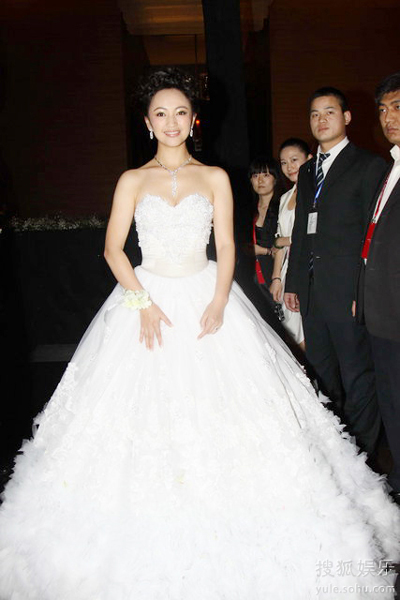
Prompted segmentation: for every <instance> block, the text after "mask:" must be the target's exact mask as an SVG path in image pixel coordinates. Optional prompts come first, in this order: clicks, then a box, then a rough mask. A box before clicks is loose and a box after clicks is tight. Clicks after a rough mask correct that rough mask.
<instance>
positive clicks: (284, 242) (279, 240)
mask: <svg viewBox="0 0 400 600" xmlns="http://www.w3.org/2000/svg"><path fill="white" fill-rule="evenodd" d="M291 243H292V238H291V237H290V236H289V235H288V236H286V237H276V238H275V241H274V246H275V248H278V249H280V246H290V244H291Z"/></svg>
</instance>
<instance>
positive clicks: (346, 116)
mask: <svg viewBox="0 0 400 600" xmlns="http://www.w3.org/2000/svg"><path fill="white" fill-rule="evenodd" d="M343 114H344V122H345V124H346V125H348V124H349V123H350V121H351V112H350V111H349V110H345V111H344V113H343Z"/></svg>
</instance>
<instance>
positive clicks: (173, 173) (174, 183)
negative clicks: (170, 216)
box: [154, 154, 193, 198]
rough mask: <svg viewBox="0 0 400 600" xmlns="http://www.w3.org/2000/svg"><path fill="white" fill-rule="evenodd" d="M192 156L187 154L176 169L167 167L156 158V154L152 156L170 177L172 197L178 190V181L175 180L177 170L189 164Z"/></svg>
mask: <svg viewBox="0 0 400 600" xmlns="http://www.w3.org/2000/svg"><path fill="white" fill-rule="evenodd" d="M192 158H193V157H192V155H191V154H189V158H187V159H186V160H185V162H184V163H182V164H181V165H179V167H176V169H168V167H166V166H165V165H163V164H162V162H161V161H160V160H158V158H157V156H155V157H154V160H155V161H156V163H158V164H159V165H160V167H162V168H163V169H165V170H166V171H168V173H169V174H170V175H171V177H172V197H173V198H175V196H176V193H177V191H178V181H177V176H178V171H179V170H180V169H182V167H185V166H186V165H187V164H189V163H190V161H191V160H192Z"/></svg>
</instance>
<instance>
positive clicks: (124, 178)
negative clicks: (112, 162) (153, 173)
mask: <svg viewBox="0 0 400 600" xmlns="http://www.w3.org/2000/svg"><path fill="white" fill-rule="evenodd" d="M154 168H155V165H154V161H153V160H151V161H149V162H148V163H146V164H145V165H142V166H141V167H138V168H137V169H128V170H127V171H124V172H123V173H122V174H121V176H120V178H119V180H118V183H121V184H123V185H127V186H137V185H140V183H141V182H142V181H143V179H144V178H145V177H146V176H147V175H148V172H149V170H150V169H154Z"/></svg>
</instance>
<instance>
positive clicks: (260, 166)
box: [248, 156, 285, 214]
mask: <svg viewBox="0 0 400 600" xmlns="http://www.w3.org/2000/svg"><path fill="white" fill-rule="evenodd" d="M258 173H270V174H271V175H272V176H273V177H274V178H275V187H274V195H273V196H272V198H271V202H270V203H269V208H268V212H270V213H276V214H278V212H279V202H280V199H281V196H282V194H283V193H284V191H285V184H284V182H283V177H282V171H281V169H280V166H279V163H278V161H277V160H275V159H274V158H269V157H268V156H256V158H254V159H253V160H252V161H251V163H250V166H249V170H248V176H249V179H251V178H252V176H253V175H257V174H258ZM253 192H254V190H253ZM253 195H254V201H255V205H254V209H255V210H256V206H257V200H258V196H257V194H256V193H255V192H254V194H253Z"/></svg>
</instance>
